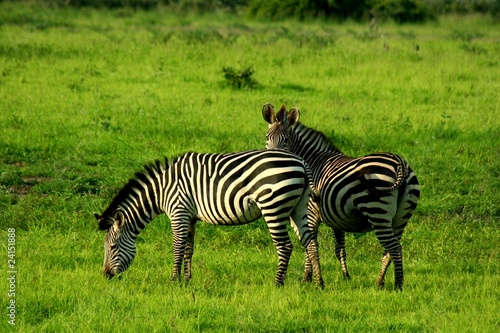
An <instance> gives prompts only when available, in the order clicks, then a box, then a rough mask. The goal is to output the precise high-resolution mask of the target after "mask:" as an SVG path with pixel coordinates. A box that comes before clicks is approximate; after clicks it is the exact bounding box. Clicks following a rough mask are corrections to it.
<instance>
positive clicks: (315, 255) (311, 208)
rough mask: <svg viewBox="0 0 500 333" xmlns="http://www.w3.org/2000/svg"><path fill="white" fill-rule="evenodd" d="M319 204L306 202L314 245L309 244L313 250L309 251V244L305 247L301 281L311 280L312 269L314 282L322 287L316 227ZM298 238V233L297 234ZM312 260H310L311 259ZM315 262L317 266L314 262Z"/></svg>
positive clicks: (308, 223)
mask: <svg viewBox="0 0 500 333" xmlns="http://www.w3.org/2000/svg"><path fill="white" fill-rule="evenodd" d="M319 216H320V215H319V206H318V204H317V202H315V201H313V200H309V201H308V204H307V225H308V227H309V228H310V230H311V233H312V235H313V239H314V241H315V245H311V244H309V246H311V247H312V250H313V252H312V253H311V252H310V251H309V246H307V247H306V256H305V261H304V277H303V279H302V281H303V282H304V283H307V282H311V281H312V279H313V271H314V276H315V281H314V282H315V283H316V284H317V285H319V286H320V287H321V288H323V287H324V282H323V277H322V275H321V268H320V264H319V245H318V239H317V237H318V227H319V224H320V222H321V220H320V217H319ZM299 238H300V235H299ZM311 260H312V261H311ZM316 262H317V267H316V268H315V264H313V263H316Z"/></svg>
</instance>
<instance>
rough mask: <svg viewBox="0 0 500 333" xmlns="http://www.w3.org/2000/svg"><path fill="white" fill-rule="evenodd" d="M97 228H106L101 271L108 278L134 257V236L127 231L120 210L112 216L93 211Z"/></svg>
mask: <svg viewBox="0 0 500 333" xmlns="http://www.w3.org/2000/svg"><path fill="white" fill-rule="evenodd" d="M94 216H95V218H96V220H97V222H98V224H99V229H101V230H107V232H106V237H105V238H104V265H103V273H104V275H106V277H107V278H108V279H111V278H112V277H114V276H115V275H117V274H119V273H121V272H123V271H125V270H126V269H127V268H128V266H130V263H131V262H132V260H133V259H134V257H135V253H136V250H135V238H134V236H133V233H131V232H129V230H128V225H129V223H126V217H125V214H124V213H123V212H122V211H121V210H117V211H115V212H114V214H113V215H112V216H102V215H99V214H96V213H94Z"/></svg>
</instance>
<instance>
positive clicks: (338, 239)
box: [332, 229, 351, 280]
mask: <svg viewBox="0 0 500 333" xmlns="http://www.w3.org/2000/svg"><path fill="white" fill-rule="evenodd" d="M332 230H333V232H332V234H333V238H334V239H335V255H336V256H337V259H338V260H339V262H340V266H341V267H342V274H343V275H344V279H345V280H350V279H351V276H350V275H349V271H348V270H347V261H346V251H345V233H344V232H343V231H340V230H336V229H332Z"/></svg>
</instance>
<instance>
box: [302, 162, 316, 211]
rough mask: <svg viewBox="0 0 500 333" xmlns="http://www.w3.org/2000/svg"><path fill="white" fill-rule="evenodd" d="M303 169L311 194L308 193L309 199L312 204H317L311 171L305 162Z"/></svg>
mask: <svg viewBox="0 0 500 333" xmlns="http://www.w3.org/2000/svg"><path fill="white" fill-rule="evenodd" d="M304 167H305V170H306V176H307V181H308V182H309V188H310V190H311V193H309V197H310V198H311V200H312V201H313V202H319V192H318V191H317V190H316V187H315V186H314V180H313V176H312V172H311V169H310V168H309V164H307V163H306V162H305V161H304Z"/></svg>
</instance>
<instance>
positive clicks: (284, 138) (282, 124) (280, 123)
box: [262, 103, 300, 150]
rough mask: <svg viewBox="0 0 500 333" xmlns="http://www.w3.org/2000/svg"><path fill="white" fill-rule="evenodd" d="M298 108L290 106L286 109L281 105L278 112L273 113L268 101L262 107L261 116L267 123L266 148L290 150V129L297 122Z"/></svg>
mask: <svg viewBox="0 0 500 333" xmlns="http://www.w3.org/2000/svg"><path fill="white" fill-rule="evenodd" d="M299 115H300V114H299V109H298V108H292V109H291V110H290V111H287V110H286V107H285V106H284V105H282V106H281V108H280V109H279V111H278V113H276V114H275V111H274V107H273V106H272V105H271V104H270V103H266V104H264V106H263V107H262V117H263V118H264V120H265V121H266V122H267V123H268V124H269V128H268V130H267V133H266V148H267V149H273V148H280V149H286V150H290V146H289V142H290V131H291V129H292V128H293V127H294V126H295V125H296V124H297V123H298V122H299Z"/></svg>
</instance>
